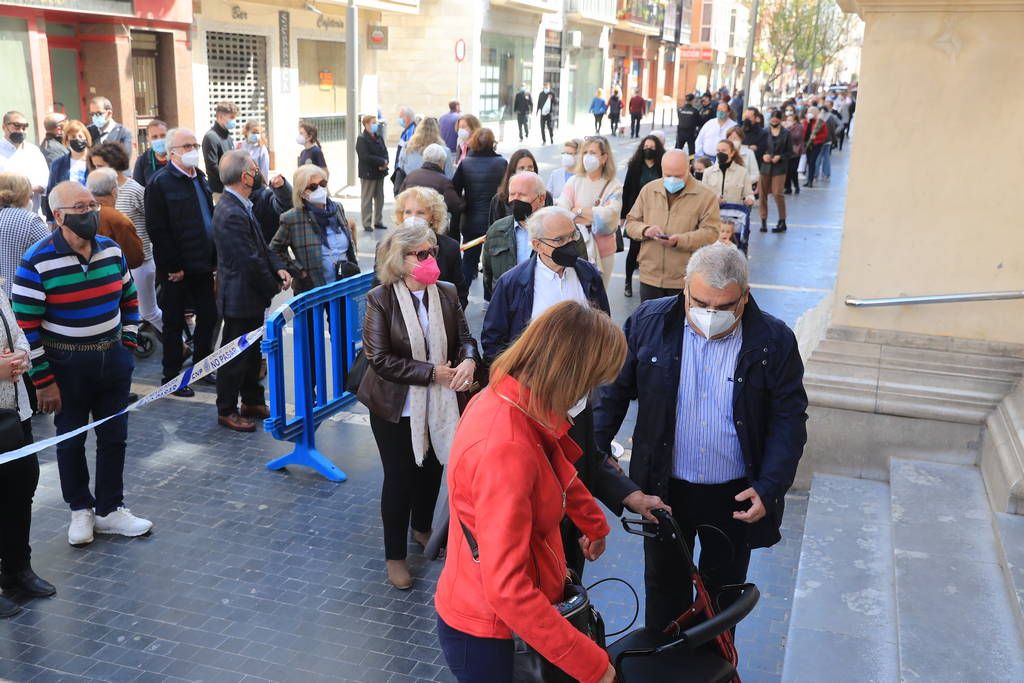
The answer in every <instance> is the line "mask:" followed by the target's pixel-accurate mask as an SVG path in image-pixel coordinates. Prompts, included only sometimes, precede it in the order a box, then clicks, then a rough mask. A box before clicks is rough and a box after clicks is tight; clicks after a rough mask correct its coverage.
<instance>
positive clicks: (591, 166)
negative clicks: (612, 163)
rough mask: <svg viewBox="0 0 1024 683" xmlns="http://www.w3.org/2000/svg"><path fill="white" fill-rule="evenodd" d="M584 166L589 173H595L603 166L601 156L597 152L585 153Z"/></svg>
mask: <svg viewBox="0 0 1024 683" xmlns="http://www.w3.org/2000/svg"><path fill="white" fill-rule="evenodd" d="M583 168H584V170H586V172H587V173H593V172H594V171H596V170H597V169H599V168H601V158H600V157H599V156H597V155H596V154H584V155H583Z"/></svg>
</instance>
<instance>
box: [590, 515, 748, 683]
mask: <svg viewBox="0 0 1024 683" xmlns="http://www.w3.org/2000/svg"><path fill="white" fill-rule="evenodd" d="M653 514H654V516H655V517H656V518H657V519H658V521H657V522H653V521H650V520H647V519H627V518H625V517H623V518H622V520H621V521H622V526H623V528H624V529H625V530H626V531H627V532H629V533H631V534H635V535H637V536H643V537H644V538H651V539H657V540H658V541H660V542H662V543H669V544H672V545H674V546H676V547H677V548H678V549H679V552H680V553H682V555H683V558H684V559H685V560H686V564H687V565H689V568H690V577H689V579H690V581H691V582H692V583H693V587H694V589H695V590H696V593H697V597H696V600H694V602H693V604H692V605H691V606H690V607H689V608H687V609H686V611H685V612H683V613H682V614H681V615H680V616H679V617H678V618H676V619H675V620H674V621H672V622H671V623H670V624H669V625H668V626H667V627H666V628H665V629H664V631H661V632H657V631H651V630H648V629H646V628H640V629H637V630H635V631H632V632H631V633H629V634H627V635H626V636H624V637H622V638H621V639H619V640H617V641H616V642H614V643H612V645H611V646H610V647H609V648H608V653H609V655H611V658H612V661H613V663H614V664H615V671H616V673H617V674H618V681H620V683H655V682H657V683H727V682H728V681H732V682H733V683H739V681H740V677H739V674H738V673H737V672H736V665H737V663H738V660H739V656H738V654H737V652H736V646H735V644H734V642H733V634H732V631H731V629H732V628H733V627H734V626H736V624H738V623H739V622H740V621H742V620H743V619H744V618H745V617H746V616H747V615H748V614H750V612H751V611H752V610H753V609H754V606H755V605H756V604H757V601H758V599H759V598H760V593H759V592H758V590H757V586H755V585H754V584H752V583H745V584H740V585H734V586H723V587H722V588H721V589H720V593H725V592H735V593H738V594H739V595H738V597H737V598H736V600H735V602H733V603H732V604H730V605H729V606H728V607H726V608H725V609H723V610H719V609H718V608H717V605H716V604H714V601H713V600H712V598H711V596H710V594H709V592H708V589H707V588H706V587H705V586H704V581H703V579H702V578H701V575H700V572H699V571H698V570H697V566H696V565H695V564H694V563H693V553H692V552H691V550H690V548H689V547H688V546H687V543H686V540H685V539H684V538H683V534H682V532H681V531H680V529H679V525H678V524H677V523H676V521H675V519H673V518H672V516H671V515H670V514H669V513H668V512H666V511H664V510H654V511H653Z"/></svg>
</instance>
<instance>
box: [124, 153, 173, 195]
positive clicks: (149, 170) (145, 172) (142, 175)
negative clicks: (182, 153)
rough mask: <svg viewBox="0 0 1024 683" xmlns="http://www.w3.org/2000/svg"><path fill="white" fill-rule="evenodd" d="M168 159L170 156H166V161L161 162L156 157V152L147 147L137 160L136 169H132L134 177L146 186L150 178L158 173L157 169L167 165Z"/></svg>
mask: <svg viewBox="0 0 1024 683" xmlns="http://www.w3.org/2000/svg"><path fill="white" fill-rule="evenodd" d="M167 161H168V157H164V163H162V164H161V163H160V161H159V160H158V159H157V158H156V152H154V151H153V150H151V149H147V150H146V151H145V152H143V153H142V154H140V155H139V158H138V159H136V160H135V170H134V171H132V178H134V179H135V182H137V183H138V184H139V185H142V186H143V187H145V186H146V185H148V184H149V179H150V178H152V177H153V176H154V175H156V173H157V171H160V170H162V169H163V168H164V167H165V166H167Z"/></svg>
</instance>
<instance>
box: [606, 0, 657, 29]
mask: <svg viewBox="0 0 1024 683" xmlns="http://www.w3.org/2000/svg"><path fill="white" fill-rule="evenodd" d="M618 18H619V21H627V22H630V23H633V24H643V25H644V26H649V27H651V28H656V29H658V30H659V31H660V30H661V25H662V24H663V23H664V22H665V6H664V5H662V4H661V3H660V2H658V1H657V0H619V12H618Z"/></svg>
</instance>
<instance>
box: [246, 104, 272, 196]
mask: <svg viewBox="0 0 1024 683" xmlns="http://www.w3.org/2000/svg"><path fill="white" fill-rule="evenodd" d="M243 132H244V135H243V137H242V142H239V143H238V149H244V150H245V151H247V152H248V153H249V156H251V157H252V160H253V161H255V162H256V168H258V169H260V177H261V178H262V179H263V182H262V183H261V184H266V183H269V182H270V152H269V151H268V150H267V138H266V136H265V135H263V125H262V124H261V123H260V122H259V121H257V120H256V119H249V120H248V121H246V122H245V128H243Z"/></svg>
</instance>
